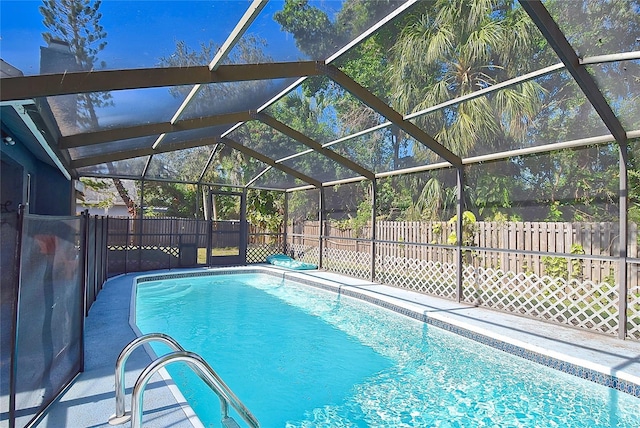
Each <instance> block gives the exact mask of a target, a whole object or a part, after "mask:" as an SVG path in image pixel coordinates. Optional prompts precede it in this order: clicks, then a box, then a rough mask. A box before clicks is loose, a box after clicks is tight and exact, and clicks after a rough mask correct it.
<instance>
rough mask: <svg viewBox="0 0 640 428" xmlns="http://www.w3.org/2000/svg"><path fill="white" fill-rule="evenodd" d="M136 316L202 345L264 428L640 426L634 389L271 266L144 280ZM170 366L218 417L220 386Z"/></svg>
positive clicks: (189, 344) (207, 418) (147, 327)
mask: <svg viewBox="0 0 640 428" xmlns="http://www.w3.org/2000/svg"><path fill="white" fill-rule="evenodd" d="M136 324H137V325H138V328H139V329H140V330H141V331H142V333H150V332H163V333H167V334H169V335H171V336H173V337H174V338H175V339H176V340H178V342H180V343H181V344H182V346H183V347H184V348H185V349H187V350H190V351H194V352H197V353H198V354H200V355H202V356H203V357H204V358H205V359H206V360H207V361H208V362H209V364H210V365H211V366H212V367H213V368H214V370H216V372H218V374H219V375H220V376H221V377H222V378H223V379H224V381H225V382H226V383H227V385H229V387H230V388H231V389H232V390H233V391H234V392H235V394H236V395H237V396H238V397H239V398H240V400H242V401H243V402H244V404H245V405H246V406H247V407H248V408H249V410H250V411H251V412H252V413H253V414H254V415H255V416H256V418H257V419H258V420H259V421H260V424H261V426H262V427H265V428H271V427H287V428H288V427H305V428H306V427H327V428H329V427H331V428H334V427H465V428H467V427H497V426H500V427H581V428H583V427H640V399H638V398H635V397H633V396H631V395H628V394H624V393H622V392H620V391H617V390H614V389H611V388H607V387H604V386H601V385H598V384H595V383H592V382H589V381H585V380H582V379H579V378H577V377H575V376H571V375H569V374H565V373H562V372H559V371H556V370H553V369H551V368H548V367H545V366H542V365H539V364H536V363H532V362H529V361H527V360H524V359H521V358H518V357H516V356H513V355H510V354H507V353H504V352H501V351H498V350H496V349H493V348H491V347H488V346H486V345H483V344H480V343H477V342H475V341H472V340H469V339H466V338H463V337H461V336H458V335H455V334H453V333H450V332H447V331H443V330H441V329H438V328H436V327H433V326H429V325H427V324H424V323H422V322H419V321H416V320H413V319H410V318H407V317H404V316H402V315H400V314H397V313H395V312H392V311H388V310H385V309H382V308H379V307H376V306H374V305H370V304H368V303H365V302H361V301H359V300H357V299H352V298H349V297H345V296H341V295H339V294H336V293H332V292H329V291H325V290H321V289H316V288H313V287H309V286H305V285H301V284H297V283H295V282H290V281H286V280H282V279H281V278H277V277H273V276H270V275H264V274H233V275H220V276H209V277H198V278H187V279H170V280H161V281H151V282H144V283H141V284H139V285H138V287H137V297H136ZM154 348H155V350H156V352H158V353H159V354H160V353H165V352H167V351H168V348H165V347H164V345H154ZM168 371H169V373H170V374H171V376H172V378H173V379H174V380H175V382H176V384H177V385H178V387H179V388H180V390H181V391H182V393H183V395H184V396H185V398H187V400H188V401H189V404H190V405H191V406H192V407H193V409H194V410H195V412H196V414H197V415H198V417H199V418H200V419H201V420H202V422H203V423H204V425H205V426H219V424H220V411H219V410H220V406H219V402H218V399H217V397H216V396H215V395H214V394H213V393H212V392H210V391H209V390H208V388H207V387H206V386H205V385H204V383H203V382H202V381H200V380H199V379H198V378H197V377H196V376H195V375H194V374H192V373H191V372H190V371H189V370H188V369H187V368H186V366H185V365H183V364H180V363H176V364H172V365H170V366H168ZM235 419H236V420H237V421H238V422H239V423H240V422H241V418H240V417H235Z"/></svg>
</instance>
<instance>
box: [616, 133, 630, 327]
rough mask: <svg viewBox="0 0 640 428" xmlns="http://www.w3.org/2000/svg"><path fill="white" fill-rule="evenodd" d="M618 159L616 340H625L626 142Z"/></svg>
mask: <svg viewBox="0 0 640 428" xmlns="http://www.w3.org/2000/svg"><path fill="white" fill-rule="evenodd" d="M618 147H619V154H620V156H619V158H620V161H619V163H620V191H619V192H618V195H619V196H618V200H619V214H618V217H619V218H618V221H619V222H620V226H619V231H620V238H619V239H618V242H619V244H618V247H619V248H618V254H619V259H618V281H619V288H618V338H619V339H625V338H626V337H627V288H628V287H627V239H628V236H627V235H628V234H627V198H628V194H627V192H628V187H627V184H628V172H627V161H628V160H629V153H628V151H627V141H626V140H625V141H620V142H619V143H618Z"/></svg>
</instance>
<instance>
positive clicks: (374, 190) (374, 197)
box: [371, 177, 378, 282]
mask: <svg viewBox="0 0 640 428" xmlns="http://www.w3.org/2000/svg"><path fill="white" fill-rule="evenodd" d="M377 203H378V181H377V180H376V179H375V177H374V178H373V179H372V180H371V282H373V281H375V280H376V239H377V227H376V214H377V210H376V205H377Z"/></svg>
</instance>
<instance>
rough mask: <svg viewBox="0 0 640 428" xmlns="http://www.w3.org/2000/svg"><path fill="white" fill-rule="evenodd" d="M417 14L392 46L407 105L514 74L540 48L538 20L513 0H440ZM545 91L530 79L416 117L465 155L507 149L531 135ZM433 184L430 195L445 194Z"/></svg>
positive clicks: (395, 84)
mask: <svg viewBox="0 0 640 428" xmlns="http://www.w3.org/2000/svg"><path fill="white" fill-rule="evenodd" d="M414 16H415V19H414V20H413V21H412V22H411V23H409V24H408V25H407V26H405V27H404V28H403V30H402V32H401V33H400V36H399V39H398V41H397V43H396V44H395V45H394V47H393V50H392V58H391V67H390V76H389V78H390V79H391V82H392V88H393V89H392V92H393V99H394V104H395V107H396V108H397V109H398V110H399V111H401V112H405V113H407V112H414V111H419V110H422V109H425V108H428V107H432V106H434V105H437V104H440V103H442V102H445V101H448V100H451V99H454V98H456V97H460V96H463V95H466V94H469V93H472V92H474V91H477V90H479V89H483V88H486V87H489V86H491V85H494V84H496V83H498V82H500V81H503V80H505V79H508V78H511V77H514V76H516V75H518V74H519V73H522V72H523V68H524V67H526V64H527V63H528V62H529V58H531V57H532V55H534V54H535V53H536V52H537V51H538V50H539V46H540V45H538V44H537V41H538V39H539V34H538V33H537V30H536V28H535V25H534V24H533V23H532V22H531V21H530V19H529V18H528V16H527V15H526V13H524V11H522V9H521V8H519V7H516V5H514V2H513V1H511V0H476V1H468V0H437V1H436V2H435V3H433V4H431V5H429V4H427V5H426V9H424V10H422V11H421V12H420V13H416V14H415V15H414ZM525 58H526V60H524V59H525ZM523 64H524V65H523ZM542 94H543V90H542V88H541V86H539V85H538V84H536V83H535V82H532V81H531V82H526V83H522V84H519V85H517V86H514V87H510V88H508V89H503V90H501V91H497V92H494V93H492V94H490V95H487V96H483V97H478V98H475V99H472V100H469V101H466V102H462V103H458V104H456V105H453V106H450V107H447V108H444V109H441V110H438V111H437V112H436V113H435V114H430V115H428V116H422V117H419V118H417V119H416V123H417V124H418V125H419V126H422V127H423V129H425V130H426V131H427V132H429V133H431V134H432V135H433V136H434V138H435V139H436V140H438V141H439V142H440V143H441V144H443V145H444V146H446V147H447V148H449V149H450V150H451V151H453V152H454V153H456V154H458V155H459V156H461V157H466V156H469V155H470V154H471V153H473V151H474V149H475V150H476V151H477V150H478V148H479V145H480V144H482V145H485V146H488V145H491V146H493V148H494V149H495V148H496V147H500V148H501V149H503V150H505V149H508V148H511V147H512V146H513V145H515V144H516V143H517V142H520V141H521V140H522V138H523V137H524V136H525V132H526V129H527V125H528V124H529V123H530V121H531V118H533V117H534V116H535V115H536V113H537V112H538V111H539V109H540V106H541V99H542ZM414 150H415V154H416V156H419V157H420V159H421V160H422V161H429V160H433V159H434V155H433V154H432V153H430V152H428V151H426V150H425V149H424V147H415V149H414ZM433 185H434V184H433V182H430V183H429V186H430V191H425V192H422V194H423V195H427V194H431V195H433V194H441V195H442V194H443V192H434V191H433V190H434V189H433ZM419 202H420V201H419ZM420 204H421V205H423V206H439V204H437V203H433V202H432V203H426V202H425V201H422V202H420Z"/></svg>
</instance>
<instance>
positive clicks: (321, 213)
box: [318, 187, 325, 269]
mask: <svg viewBox="0 0 640 428" xmlns="http://www.w3.org/2000/svg"><path fill="white" fill-rule="evenodd" d="M324 204H325V201H324V187H320V199H319V201H318V219H319V220H320V227H319V228H318V230H319V234H318V247H319V248H320V251H319V253H320V254H318V267H319V268H320V269H322V265H323V263H322V262H323V258H324V257H323V253H324V245H323V242H324V241H323V236H324V226H325V225H324V219H325V212H324Z"/></svg>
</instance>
